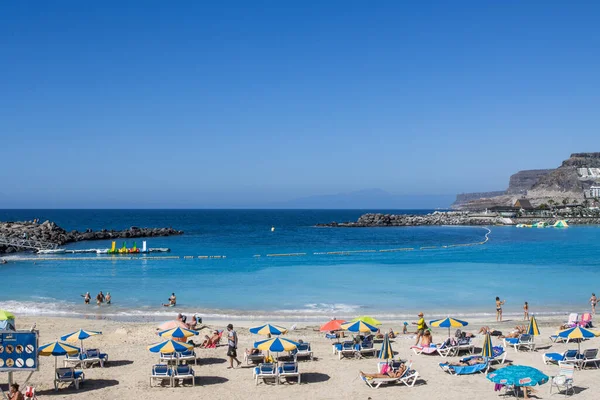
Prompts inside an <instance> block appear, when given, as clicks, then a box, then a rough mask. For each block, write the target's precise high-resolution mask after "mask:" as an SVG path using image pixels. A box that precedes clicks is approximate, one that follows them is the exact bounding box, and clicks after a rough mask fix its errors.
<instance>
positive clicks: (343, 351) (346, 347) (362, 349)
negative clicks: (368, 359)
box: [333, 341, 378, 360]
mask: <svg viewBox="0 0 600 400" xmlns="http://www.w3.org/2000/svg"><path fill="white" fill-rule="evenodd" d="M377 351H378V350H377V349H376V348H375V347H374V345H373V342H363V343H360V344H357V343H354V342H353V341H347V342H342V343H335V344H334V345H333V353H334V354H335V353H337V355H338V357H339V359H340V360H341V359H342V358H344V357H346V358H361V357H363V356H366V355H371V356H376V355H377Z"/></svg>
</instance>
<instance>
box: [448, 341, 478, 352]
mask: <svg viewBox="0 0 600 400" xmlns="http://www.w3.org/2000/svg"><path fill="white" fill-rule="evenodd" d="M452 347H454V348H455V350H454V355H458V354H459V353H460V352H461V351H468V352H469V353H470V354H473V353H474V352H475V345H474V344H473V340H472V339H471V338H470V337H464V338H460V339H458V342H457V343H456V344H455V345H454V346H452Z"/></svg>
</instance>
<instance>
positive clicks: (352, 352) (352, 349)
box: [338, 342, 360, 360]
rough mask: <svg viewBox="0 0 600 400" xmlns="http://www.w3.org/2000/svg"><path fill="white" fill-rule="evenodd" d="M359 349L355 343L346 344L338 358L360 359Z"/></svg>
mask: <svg viewBox="0 0 600 400" xmlns="http://www.w3.org/2000/svg"><path fill="white" fill-rule="evenodd" d="M359 348H360V347H359V345H358V344H355V343H354V342H344V343H342V348H341V349H340V350H338V357H339V359H340V360H341V359H342V358H344V357H360V352H358V349H359Z"/></svg>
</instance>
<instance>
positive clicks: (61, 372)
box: [54, 368, 85, 390]
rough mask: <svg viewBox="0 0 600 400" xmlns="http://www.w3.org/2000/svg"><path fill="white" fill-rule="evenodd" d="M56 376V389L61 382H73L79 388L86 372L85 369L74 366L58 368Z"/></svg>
mask: <svg viewBox="0 0 600 400" xmlns="http://www.w3.org/2000/svg"><path fill="white" fill-rule="evenodd" d="M55 372H56V373H55V377H54V390H58V385H59V384H61V383H68V384H69V385H70V384H71V383H72V384H74V385H75V389H79V383H80V382H83V379H84V378H85V374H84V373H83V371H78V370H75V369H73V368H57V369H56V371H55Z"/></svg>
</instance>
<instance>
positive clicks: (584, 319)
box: [577, 313, 592, 328]
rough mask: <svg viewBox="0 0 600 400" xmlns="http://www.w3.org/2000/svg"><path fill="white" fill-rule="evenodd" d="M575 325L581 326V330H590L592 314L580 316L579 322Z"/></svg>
mask: <svg viewBox="0 0 600 400" xmlns="http://www.w3.org/2000/svg"><path fill="white" fill-rule="evenodd" d="M577 325H579V326H581V327H582V328H590V327H591V326H592V314H590V313H584V314H583V315H582V316H581V320H579V322H577Z"/></svg>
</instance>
